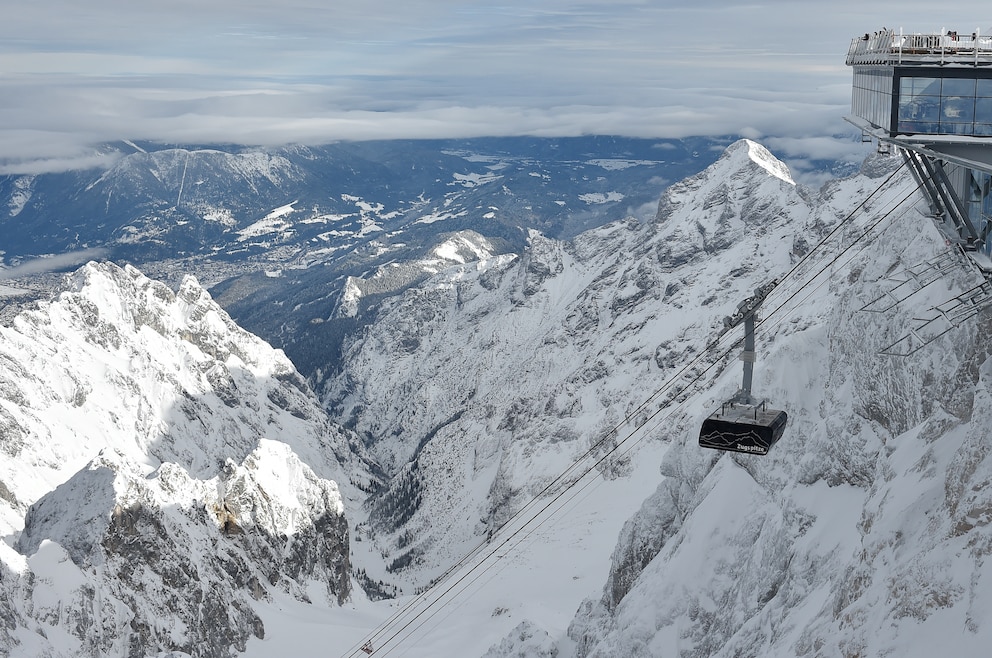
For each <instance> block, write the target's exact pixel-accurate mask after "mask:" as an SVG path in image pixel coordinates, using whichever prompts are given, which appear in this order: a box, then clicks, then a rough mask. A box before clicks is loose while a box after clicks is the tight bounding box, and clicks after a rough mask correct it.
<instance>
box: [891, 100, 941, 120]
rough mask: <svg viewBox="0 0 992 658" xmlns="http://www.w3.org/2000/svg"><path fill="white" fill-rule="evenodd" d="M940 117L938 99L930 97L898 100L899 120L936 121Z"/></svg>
mask: <svg viewBox="0 0 992 658" xmlns="http://www.w3.org/2000/svg"><path fill="white" fill-rule="evenodd" d="M939 116H940V99H938V98H935V97H932V96H917V97H916V98H909V99H900V101H899V120H900V121H902V120H904V119H905V120H907V121H934V122H935V121H937V117H939Z"/></svg>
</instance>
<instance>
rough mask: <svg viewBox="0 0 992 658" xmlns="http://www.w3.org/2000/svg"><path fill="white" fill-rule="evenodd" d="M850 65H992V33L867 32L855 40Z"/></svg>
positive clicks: (849, 50)
mask: <svg viewBox="0 0 992 658" xmlns="http://www.w3.org/2000/svg"><path fill="white" fill-rule="evenodd" d="M847 64H848V66H853V65H856V64H857V65H871V64H882V65H893V64H969V65H973V66H982V65H986V66H987V65H992V36H982V35H980V34H979V33H978V31H977V30H976V31H975V32H972V33H971V34H959V33H957V32H944V33H943V34H903V33H902V30H900V31H899V32H898V33H896V32H895V31H894V30H884V29H883V30H880V31H878V32H874V33H865V34H864V36H860V37H857V38H856V39H853V40H852V41H851V47H850V48H849V49H848V51H847Z"/></svg>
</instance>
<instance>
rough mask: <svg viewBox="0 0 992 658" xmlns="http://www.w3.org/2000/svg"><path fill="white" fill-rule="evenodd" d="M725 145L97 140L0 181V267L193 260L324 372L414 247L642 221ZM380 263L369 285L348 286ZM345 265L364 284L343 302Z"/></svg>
mask: <svg viewBox="0 0 992 658" xmlns="http://www.w3.org/2000/svg"><path fill="white" fill-rule="evenodd" d="M729 142H730V140H729V139H719V138H716V139H714V138H699V137H696V138H687V139H682V140H647V139H630V138H618V137H578V138H556V139H550V138H549V139H541V138H491V139H472V140H436V141H412V140H407V141H384V142H360V143H338V144H331V145H328V146H322V147H303V146H296V147H286V148H277V149H260V148H245V147H234V146H189V145H187V146H182V147H166V146H164V145H161V144H150V143H134V142H122V143H119V144H115V145H108V146H107V147H105V148H106V150H108V151H114V152H117V153H118V154H119V159H118V160H117V162H116V164H115V165H114V166H113V167H112V168H110V169H109V170H106V171H100V170H92V171H73V172H66V173H60V174H45V175H38V176H7V177H3V178H0V234H2V235H3V240H2V243H0V250H2V252H3V253H2V255H3V263H4V264H5V265H7V266H16V265H17V264H19V263H24V262H28V261H30V259H32V258H36V257H39V256H49V255H58V254H65V253H67V252H77V251H83V253H84V254H90V253H94V251H93V250H99V251H97V252H96V253H99V254H100V255H102V256H104V257H106V258H109V259H112V260H114V261H116V262H129V263H131V264H134V265H135V266H138V267H140V268H141V269H142V271H143V272H146V273H148V274H149V275H151V276H154V277H155V278H157V279H159V280H163V281H166V282H167V283H169V284H170V285H172V286H178V284H179V282H180V280H181V279H182V277H183V276H184V275H186V274H189V273H192V274H195V275H196V276H197V277H198V278H199V279H200V282H201V283H202V284H203V285H205V286H206V287H208V288H209V289H210V291H211V293H212V294H213V296H214V297H215V299H216V300H217V301H218V302H219V303H220V304H221V305H222V306H224V308H225V309H226V310H227V311H228V312H230V313H231V314H232V315H233V316H234V317H235V319H236V320H237V321H238V322H239V323H240V324H241V325H242V326H244V327H245V328H247V329H249V330H250V331H253V332H255V333H257V334H258V335H260V336H262V337H263V338H265V339H266V340H268V341H270V342H271V343H272V344H273V345H275V346H276V347H281V348H283V349H284V350H285V351H286V352H287V354H288V355H289V356H290V357H291V359H292V360H293V361H294V363H295V364H296V365H297V367H298V368H299V369H300V370H301V372H303V373H304V374H305V375H307V376H310V377H313V376H320V375H321V373H325V372H328V371H334V370H336V368H337V365H336V358H337V348H338V346H339V345H340V341H341V339H342V337H343V336H344V335H347V334H348V333H349V332H352V331H354V329H355V328H356V327H358V326H362V325H363V324H364V323H366V322H367V321H368V320H367V318H366V317H365V315H366V311H367V310H368V309H369V308H370V307H373V306H374V305H375V303H376V302H377V300H379V299H381V298H382V297H383V296H384V295H387V296H388V295H390V294H393V293H395V292H397V291H398V290H402V289H404V288H405V287H407V286H409V285H411V284H413V283H415V282H416V281H418V280H421V279H422V278H423V277H424V276H427V275H428V274H430V273H432V272H433V271H436V269H437V268H436V267H432V266H431V265H430V264H427V265H426V266H425V267H426V269H424V267H422V261H423V260H424V259H426V260H428V261H430V260H432V259H433V260H436V259H437V258H439V257H440V258H442V259H443V258H444V254H445V252H444V251H443V250H442V252H441V253H440V256H439V255H438V253H437V252H436V249H437V248H438V247H439V246H440V245H441V244H442V243H444V242H445V241H446V240H447V239H448V236H451V235H453V234H457V233H459V232H463V231H469V232H471V234H470V237H469V238H468V239H469V240H476V239H478V238H476V237H471V236H473V235H476V236H482V237H483V238H485V240H486V241H487V244H488V245H489V248H490V249H491V250H492V251H493V252H494V253H520V252H521V251H522V250H523V248H524V246H525V245H526V243H527V239H528V231H529V230H531V229H534V230H537V231H539V232H540V233H541V234H543V235H545V236H547V237H551V238H569V237H571V236H574V235H576V234H578V233H580V232H582V231H584V230H586V229H589V228H592V227H595V226H600V225H602V224H605V223H607V222H610V221H615V220H618V219H623V218H625V217H628V216H633V217H638V218H641V219H645V218H649V217H651V216H653V214H654V212H655V209H656V208H655V205H656V203H657V199H658V196H659V195H660V194H661V192H662V191H663V190H664V189H665V187H667V186H668V185H669V184H671V183H672V182H674V181H678V180H681V179H683V178H685V177H686V176H689V175H692V174H694V173H696V172H698V171H700V170H702V169H703V168H705V167H706V166H708V165H709V164H711V163H712V162H713V161H714V160H715V159H716V158H717V157H718V156H719V154H720V152H721V151H722V150H723V148H724V147H725V146H726V145H727V144H728V143H729ZM820 166H822V167H823V168H825V169H838V168H840V169H843V168H844V167H848V168H849V167H850V165H845V164H843V163H834V162H823V163H820ZM50 262H52V263H54V262H56V261H50ZM451 262H452V263H456V262H458V258H456V259H455V260H453V261H451ZM16 271H17V270H14V272H16ZM373 274H375V275H377V279H376V282H375V284H359V283H355V281H357V280H361V279H367V278H369V277H371V276H372V275H373ZM349 277H353V278H354V279H353V280H352V285H351V287H350V288H351V290H353V291H354V290H358V289H361V290H362V292H363V294H362V296H361V300H360V302H359V301H358V300H356V299H354V298H353V299H352V300H351V301H350V302H349V304H347V305H346V307H347V310H346V312H343V313H342V312H340V306H341V301H342V300H341V295H342V293H343V291H344V290H345V289H346V288H348V283H349Z"/></svg>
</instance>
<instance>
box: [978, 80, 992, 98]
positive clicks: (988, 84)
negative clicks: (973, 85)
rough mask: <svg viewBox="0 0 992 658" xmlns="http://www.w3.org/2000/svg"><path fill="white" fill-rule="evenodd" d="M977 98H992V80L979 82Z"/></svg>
mask: <svg viewBox="0 0 992 658" xmlns="http://www.w3.org/2000/svg"><path fill="white" fill-rule="evenodd" d="M977 83H978V85H977V90H976V92H975V95H976V96H986V97H992V80H978V81H977Z"/></svg>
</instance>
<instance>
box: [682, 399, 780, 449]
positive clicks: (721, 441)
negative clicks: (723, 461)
mask: <svg viewBox="0 0 992 658" xmlns="http://www.w3.org/2000/svg"><path fill="white" fill-rule="evenodd" d="M788 419H789V418H788V415H787V414H786V413H785V412H784V411H780V410H778V409H772V408H770V407H768V406H766V405H765V403H764V402H762V403H760V404H746V403H742V402H727V403H725V404H723V406H721V407H720V408H719V409H717V410H716V411H714V412H713V413H712V414H710V416H709V418H707V419H706V420H704V421H703V426H702V429H701V430H700V432H699V445H700V447H702V448H714V449H716V450H729V451H731V452H744V453H748V454H751V455H767V454H768V450H769V449H771V447H772V446H773V445H775V443H776V442H777V441H778V440H779V439H780V438H782V434H783V433H784V432H785V424H786V422H787V421H788Z"/></svg>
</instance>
